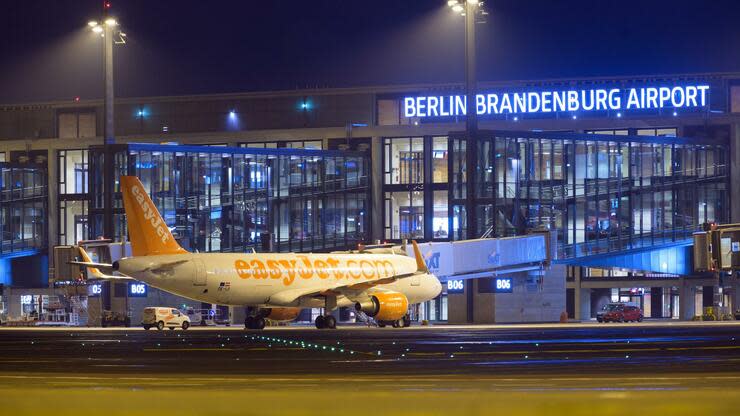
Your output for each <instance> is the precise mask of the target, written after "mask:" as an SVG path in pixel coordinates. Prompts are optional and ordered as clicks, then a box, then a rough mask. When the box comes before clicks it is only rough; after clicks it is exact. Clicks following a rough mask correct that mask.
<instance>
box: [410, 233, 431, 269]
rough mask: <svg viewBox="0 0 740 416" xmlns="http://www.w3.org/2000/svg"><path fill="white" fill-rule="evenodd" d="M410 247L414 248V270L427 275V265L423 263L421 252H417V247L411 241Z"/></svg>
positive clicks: (414, 242)
mask: <svg viewBox="0 0 740 416" xmlns="http://www.w3.org/2000/svg"><path fill="white" fill-rule="evenodd" d="M411 245H413V246H414V257H416V270H417V271H419V272H424V273H429V269H428V268H427V263H426V262H425V261H424V256H422V255H421V250H419V245H418V244H416V241H414V240H411Z"/></svg>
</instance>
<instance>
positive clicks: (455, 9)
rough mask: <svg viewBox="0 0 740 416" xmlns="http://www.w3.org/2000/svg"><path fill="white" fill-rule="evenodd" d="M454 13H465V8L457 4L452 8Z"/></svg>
mask: <svg viewBox="0 0 740 416" xmlns="http://www.w3.org/2000/svg"><path fill="white" fill-rule="evenodd" d="M452 11H453V12H455V13H460V12H462V11H463V6H461V5H459V4H455V5H454V6H452Z"/></svg>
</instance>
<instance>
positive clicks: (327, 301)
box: [314, 295, 337, 329]
mask: <svg viewBox="0 0 740 416" xmlns="http://www.w3.org/2000/svg"><path fill="white" fill-rule="evenodd" d="M336 308H337V297H336V296H332V295H326V296H324V313H326V315H319V316H317V317H316V321H314V323H315V324H316V328H318V329H335V328H336V327H337V318H335V317H334V316H332V315H329V313H330V312H331V311H333V310H334V309H336Z"/></svg>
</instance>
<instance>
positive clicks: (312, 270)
mask: <svg viewBox="0 0 740 416" xmlns="http://www.w3.org/2000/svg"><path fill="white" fill-rule="evenodd" d="M296 257H297V258H296V259H285V260H267V261H262V260H257V259H255V260H236V261H235V262H234V267H235V268H236V273H237V274H238V275H239V277H240V278H242V279H250V278H252V279H283V284H284V285H285V286H290V285H292V284H293V282H294V281H295V280H296V279H298V278H300V279H312V278H314V277H318V278H319V279H329V278H334V279H336V280H342V279H346V280H348V279H354V280H361V279H364V280H374V279H377V278H383V277H390V276H395V275H396V268H395V267H394V266H393V263H392V262H391V261H390V260H381V259H375V260H370V259H361V260H355V259H352V260H344V261H342V260H338V259H336V258H334V257H327V258H326V259H323V260H321V259H316V260H311V259H309V258H308V257H307V256H300V255H299V256H296Z"/></svg>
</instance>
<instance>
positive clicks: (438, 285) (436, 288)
mask: <svg viewBox="0 0 740 416" xmlns="http://www.w3.org/2000/svg"><path fill="white" fill-rule="evenodd" d="M430 276H432V278H433V279H434V297H437V296H439V294H440V293H442V283H440V282H439V279H437V276H435V275H433V274H432V275H430Z"/></svg>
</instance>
